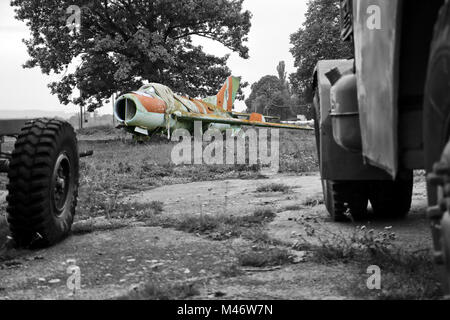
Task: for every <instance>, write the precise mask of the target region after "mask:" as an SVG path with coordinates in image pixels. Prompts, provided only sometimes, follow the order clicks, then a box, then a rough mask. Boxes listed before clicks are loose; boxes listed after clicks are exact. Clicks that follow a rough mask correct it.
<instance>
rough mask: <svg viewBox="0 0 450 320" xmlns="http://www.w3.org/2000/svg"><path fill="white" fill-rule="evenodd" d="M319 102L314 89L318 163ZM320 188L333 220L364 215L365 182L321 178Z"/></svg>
mask: <svg viewBox="0 0 450 320" xmlns="http://www.w3.org/2000/svg"><path fill="white" fill-rule="evenodd" d="M319 103H320V102H319V97H318V95H317V89H316V94H315V95H314V108H313V115H314V130H315V135H316V146H317V155H318V159H319V163H320V156H321V153H320V148H321V145H320V121H319V116H318V114H317V111H316V110H320V109H319ZM322 188H323V195H324V202H325V206H326V208H327V211H328V213H329V214H330V216H331V219H332V220H333V221H334V222H349V221H350V220H351V219H353V220H361V219H363V218H364V217H365V216H366V214H367V206H368V202H369V200H368V195H367V193H366V190H367V189H366V182H364V181H339V182H338V181H330V180H322ZM349 215H350V216H351V218H350V217H349Z"/></svg>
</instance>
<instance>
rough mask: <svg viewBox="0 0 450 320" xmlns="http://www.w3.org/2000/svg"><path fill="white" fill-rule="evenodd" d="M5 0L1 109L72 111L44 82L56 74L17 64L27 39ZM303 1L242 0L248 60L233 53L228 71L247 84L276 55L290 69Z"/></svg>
mask: <svg viewBox="0 0 450 320" xmlns="http://www.w3.org/2000/svg"><path fill="white" fill-rule="evenodd" d="M206 1H207V0H206ZM9 2H10V1H9V0H0V40H1V47H0V72H1V74H0V94H1V97H2V99H1V101H0V111H1V110H2V109H3V110H6V109H7V110H11V109H15V110H30V109H34V110H46V111H67V112H76V110H77V109H76V108H75V107H74V106H67V107H66V106H61V105H60V103H59V101H58V99H57V97H55V96H52V95H51V94H50V90H49V88H48V87H47V84H48V83H50V82H51V81H54V80H55V79H58V76H53V77H49V76H45V75H43V74H41V72H40V69H39V68H35V69H31V70H30V69H23V68H22V64H23V63H24V62H25V61H26V60H27V58H28V55H27V52H26V48H25V45H24V44H23V43H22V39H24V38H29V31H28V29H27V27H26V26H25V24H24V23H23V22H20V21H17V20H15V19H14V10H13V8H11V7H10V6H9ZM306 4H307V0H277V1H273V0H245V2H244V8H245V9H247V10H250V11H251V12H252V13H253V19H252V28H251V31H250V34H249V42H248V43H247V46H248V47H249V48H250V59H248V60H245V59H241V58H240V57H239V55H238V54H235V53H233V54H232V55H231V57H230V59H229V61H228V66H229V67H230V68H231V70H232V71H233V74H234V75H237V76H242V77H243V79H244V81H248V82H249V83H250V84H252V83H254V82H256V81H258V80H259V79H260V78H261V77H263V76H265V75H268V74H273V75H276V66H277V65H278V62H279V61H281V60H284V61H285V62H286V67H287V71H288V73H291V72H293V71H294V70H295V69H294V61H293V58H292V56H291V54H290V52H289V49H290V47H291V45H290V43H289V36H290V34H292V33H293V32H295V31H296V30H298V28H299V27H300V26H301V24H302V23H303V21H304V15H305V12H306ZM198 42H199V44H201V45H203V47H204V49H205V51H206V52H208V53H211V54H215V55H219V56H222V55H224V54H226V53H230V52H229V50H227V49H226V48H224V47H223V46H222V45H221V44H218V43H216V42H212V41H209V40H200V41H198ZM200 76H201V75H200ZM245 93H246V95H247V96H248V95H249V94H250V89H249V88H248V89H246V91H245ZM236 107H237V109H238V110H241V109H243V108H245V104H244V103H243V102H237V104H236ZM100 112H101V113H111V107H110V106H106V107H105V108H102V110H100Z"/></svg>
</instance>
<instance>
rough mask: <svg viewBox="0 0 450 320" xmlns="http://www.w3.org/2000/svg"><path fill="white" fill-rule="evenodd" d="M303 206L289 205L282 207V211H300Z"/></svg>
mask: <svg viewBox="0 0 450 320" xmlns="http://www.w3.org/2000/svg"><path fill="white" fill-rule="evenodd" d="M302 209H303V207H302V206H300V205H290V206H286V207H284V208H283V211H300V210H302Z"/></svg>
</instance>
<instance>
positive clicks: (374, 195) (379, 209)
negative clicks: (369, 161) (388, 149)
mask: <svg viewBox="0 0 450 320" xmlns="http://www.w3.org/2000/svg"><path fill="white" fill-rule="evenodd" d="M413 187H414V178H413V173H412V172H411V173H408V177H407V178H401V179H400V178H399V179H397V180H396V181H373V182H372V183H371V184H370V190H369V200H370V203H371V204H372V208H373V212H374V214H375V216H376V217H380V218H383V219H403V218H406V216H407V215H408V213H409V211H410V210H411V203H412V195H413Z"/></svg>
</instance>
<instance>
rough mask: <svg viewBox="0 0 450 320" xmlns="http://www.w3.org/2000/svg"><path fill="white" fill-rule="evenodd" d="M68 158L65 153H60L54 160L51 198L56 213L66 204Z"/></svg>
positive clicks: (68, 177)
mask: <svg viewBox="0 0 450 320" xmlns="http://www.w3.org/2000/svg"><path fill="white" fill-rule="evenodd" d="M70 179H71V171H70V160H69V158H68V156H67V154H66V153H62V154H60V155H59V156H58V159H57V160H56V164H55V168H54V170H53V176H52V183H53V185H52V191H53V192H52V200H53V208H54V209H55V213H56V215H58V216H59V215H61V214H62V213H63V212H64V209H65V208H66V206H67V200H68V195H69V191H70V190H69V189H70Z"/></svg>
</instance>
